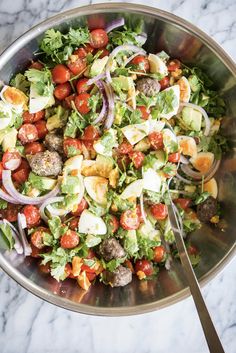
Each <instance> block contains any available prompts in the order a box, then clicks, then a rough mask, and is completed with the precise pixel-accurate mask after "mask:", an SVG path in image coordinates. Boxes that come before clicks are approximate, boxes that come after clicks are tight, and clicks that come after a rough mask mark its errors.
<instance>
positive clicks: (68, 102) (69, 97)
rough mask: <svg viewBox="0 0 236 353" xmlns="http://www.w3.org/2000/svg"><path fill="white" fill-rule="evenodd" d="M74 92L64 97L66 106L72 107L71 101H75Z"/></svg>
mask: <svg viewBox="0 0 236 353" xmlns="http://www.w3.org/2000/svg"><path fill="white" fill-rule="evenodd" d="M75 97H76V94H75V93H73V94H71V95H70V96H68V97H66V98H65V106H66V108H69V109H72V105H71V103H72V102H74V101H75Z"/></svg>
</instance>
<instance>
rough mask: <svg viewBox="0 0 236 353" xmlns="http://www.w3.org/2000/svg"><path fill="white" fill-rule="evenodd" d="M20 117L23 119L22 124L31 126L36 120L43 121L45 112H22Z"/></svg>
mask: <svg viewBox="0 0 236 353" xmlns="http://www.w3.org/2000/svg"><path fill="white" fill-rule="evenodd" d="M22 117H23V121H24V123H27V124H32V123H35V122H36V121H38V120H41V119H43V118H44V117H45V111H44V110H40V111H39V112H37V113H34V114H30V113H29V112H24V113H23V115H22Z"/></svg>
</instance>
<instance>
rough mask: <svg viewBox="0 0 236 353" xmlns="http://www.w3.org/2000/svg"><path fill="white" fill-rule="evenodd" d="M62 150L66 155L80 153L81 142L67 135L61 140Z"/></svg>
mask: <svg viewBox="0 0 236 353" xmlns="http://www.w3.org/2000/svg"><path fill="white" fill-rule="evenodd" d="M63 150H64V153H65V155H66V156H67V157H70V156H72V155H76V154H80V153H81V150H82V144H81V142H80V140H78V139H73V138H71V137H67V138H66V139H65V140H64V141H63Z"/></svg>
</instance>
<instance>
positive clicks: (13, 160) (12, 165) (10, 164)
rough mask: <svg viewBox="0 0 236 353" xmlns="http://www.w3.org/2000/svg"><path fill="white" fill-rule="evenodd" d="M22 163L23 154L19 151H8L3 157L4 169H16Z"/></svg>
mask: <svg viewBox="0 0 236 353" xmlns="http://www.w3.org/2000/svg"><path fill="white" fill-rule="evenodd" d="M20 164H21V155H20V153H19V152H18V151H16V150H12V151H9V150H8V151H6V152H4V154H3V157H2V166H3V168H4V169H8V170H16V169H17V168H18V167H19V166H20Z"/></svg>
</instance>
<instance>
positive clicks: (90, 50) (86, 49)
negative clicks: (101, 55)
mask: <svg viewBox="0 0 236 353" xmlns="http://www.w3.org/2000/svg"><path fill="white" fill-rule="evenodd" d="M84 50H85V51H86V52H87V53H93V52H94V48H93V47H91V45H90V44H86V45H85V47H84Z"/></svg>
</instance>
